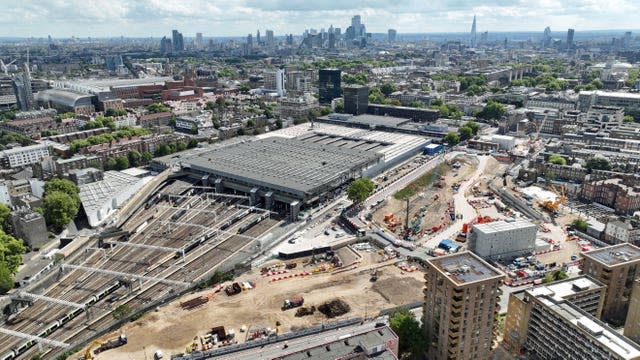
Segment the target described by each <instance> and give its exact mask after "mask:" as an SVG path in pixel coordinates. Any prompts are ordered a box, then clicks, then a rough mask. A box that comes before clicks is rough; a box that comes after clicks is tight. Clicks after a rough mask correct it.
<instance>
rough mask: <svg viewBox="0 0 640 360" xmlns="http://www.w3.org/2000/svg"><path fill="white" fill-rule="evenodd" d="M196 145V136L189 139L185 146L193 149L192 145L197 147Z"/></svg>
mask: <svg viewBox="0 0 640 360" xmlns="http://www.w3.org/2000/svg"><path fill="white" fill-rule="evenodd" d="M197 146H198V139H196V138H191V139H189V144H187V148H189V149H193V148H194V147H197Z"/></svg>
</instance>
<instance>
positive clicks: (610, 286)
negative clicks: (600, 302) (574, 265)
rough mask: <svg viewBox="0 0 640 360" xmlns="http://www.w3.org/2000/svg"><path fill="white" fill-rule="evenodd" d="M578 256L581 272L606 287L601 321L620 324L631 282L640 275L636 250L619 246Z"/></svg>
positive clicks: (627, 302) (632, 247)
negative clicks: (580, 262) (582, 259)
mask: <svg viewBox="0 0 640 360" xmlns="http://www.w3.org/2000/svg"><path fill="white" fill-rule="evenodd" d="M582 256H583V257H584V261H583V263H582V272H583V273H584V274H585V275H589V276H591V277H593V278H595V279H597V280H599V281H600V282H602V283H603V284H605V285H607V292H606V294H605V299H604V309H603V310H602V320H604V321H606V322H609V323H611V324H614V325H616V326H621V325H623V324H624V322H625V319H626V317H627V312H628V310H629V301H630V299H631V289H632V287H633V282H634V280H635V279H636V278H637V277H638V276H640V248H638V247H636V246H633V245H631V244H629V243H623V244H618V245H613V246H607V247H604V248H600V249H597V250H592V251H588V252H585V253H583V254H582Z"/></svg>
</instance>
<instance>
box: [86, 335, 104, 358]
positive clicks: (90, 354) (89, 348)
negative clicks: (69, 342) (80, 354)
mask: <svg viewBox="0 0 640 360" xmlns="http://www.w3.org/2000/svg"><path fill="white" fill-rule="evenodd" d="M98 345H102V341H98V340H96V341H94V342H92V343H91V345H89V347H88V348H87V350H86V351H85V352H84V360H93V359H95V358H94V357H93V353H92V352H91V348H92V347H94V346H98Z"/></svg>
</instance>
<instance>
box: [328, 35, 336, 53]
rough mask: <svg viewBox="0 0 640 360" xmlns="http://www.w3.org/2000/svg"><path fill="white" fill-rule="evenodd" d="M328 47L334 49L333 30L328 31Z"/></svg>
mask: <svg viewBox="0 0 640 360" xmlns="http://www.w3.org/2000/svg"><path fill="white" fill-rule="evenodd" d="M328 42H329V49H332V50H333V49H335V48H336V34H334V33H333V32H330V33H329V41H328Z"/></svg>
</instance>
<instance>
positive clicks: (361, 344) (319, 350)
mask: <svg viewBox="0 0 640 360" xmlns="http://www.w3.org/2000/svg"><path fill="white" fill-rule="evenodd" d="M396 338H397V335H396V334H395V333H394V332H393V330H391V328H389V327H388V326H384V327H380V328H377V329H372V330H368V331H366V332H362V333H360V334H354V335H352V336H347V337H344V338H343V339H338V340H335V341H328V342H326V343H324V344H319V345H316V346H313V347H310V348H307V349H304V350H300V351H296V352H293V353H289V354H285V355H282V356H278V357H276V358H275V359H278V360H306V359H314V360H334V359H339V358H342V357H343V356H346V355H349V354H354V353H362V354H363V355H365V356H364V357H358V359H379V360H387V359H389V360H394V359H397V357H396V356H395V355H394V354H393V353H392V352H391V351H389V350H388V349H387V346H386V343H387V342H388V341H390V340H393V339H396ZM380 345H382V346H380ZM378 349H380V350H378Z"/></svg>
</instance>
